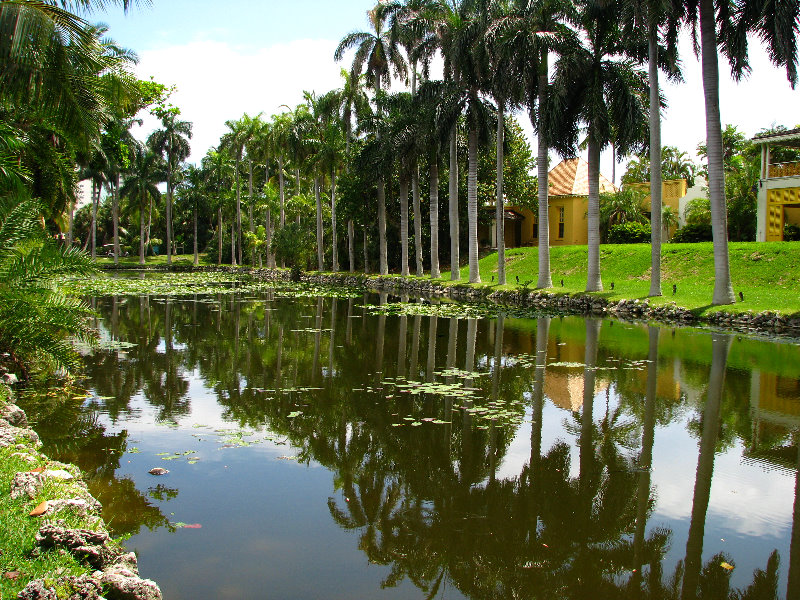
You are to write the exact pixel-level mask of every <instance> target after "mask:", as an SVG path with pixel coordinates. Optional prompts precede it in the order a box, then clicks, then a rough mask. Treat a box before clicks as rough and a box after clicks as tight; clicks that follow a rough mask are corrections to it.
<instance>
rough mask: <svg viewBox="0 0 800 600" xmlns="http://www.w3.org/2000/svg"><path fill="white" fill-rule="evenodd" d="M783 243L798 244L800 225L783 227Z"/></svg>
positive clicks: (799, 240) (787, 224)
mask: <svg viewBox="0 0 800 600" xmlns="http://www.w3.org/2000/svg"><path fill="white" fill-rule="evenodd" d="M783 241H784V242H800V225H792V224H791V223H786V225H784V226H783Z"/></svg>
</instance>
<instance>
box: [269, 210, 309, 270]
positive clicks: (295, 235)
mask: <svg viewBox="0 0 800 600" xmlns="http://www.w3.org/2000/svg"><path fill="white" fill-rule="evenodd" d="M314 243H315V240H314V235H313V234H312V232H311V231H310V230H309V229H307V228H305V227H303V226H302V225H298V224H297V223H288V224H287V225H286V226H285V227H283V228H281V229H277V230H276V231H275V233H274V234H273V236H272V247H271V250H272V252H273V254H274V255H275V259H276V260H277V261H278V262H279V263H280V262H284V263H286V265H287V266H288V267H291V269H292V275H293V278H294V276H295V275H296V276H297V278H295V280H297V279H299V272H300V270H302V269H303V268H304V267H305V266H306V264H307V263H308V261H309V260H311V257H312V256H313V253H314Z"/></svg>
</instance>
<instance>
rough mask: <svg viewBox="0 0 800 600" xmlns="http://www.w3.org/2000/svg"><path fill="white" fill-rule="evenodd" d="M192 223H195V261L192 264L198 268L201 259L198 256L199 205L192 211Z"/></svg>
mask: <svg viewBox="0 0 800 600" xmlns="http://www.w3.org/2000/svg"><path fill="white" fill-rule="evenodd" d="M192 221H193V222H194V260H193V261H192V264H194V266H195V267H196V266H197V265H198V264H199V263H200V258H199V257H198V255H197V203H196V202H195V205H194V207H193V210H192Z"/></svg>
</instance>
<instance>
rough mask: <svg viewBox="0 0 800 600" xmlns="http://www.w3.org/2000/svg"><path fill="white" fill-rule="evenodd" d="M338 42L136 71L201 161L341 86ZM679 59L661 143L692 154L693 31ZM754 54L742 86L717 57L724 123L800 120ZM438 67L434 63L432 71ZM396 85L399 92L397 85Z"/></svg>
mask: <svg viewBox="0 0 800 600" xmlns="http://www.w3.org/2000/svg"><path fill="white" fill-rule="evenodd" d="M337 43H338V42H337V41H336V40H326V39H304V40H295V41H292V42H288V43H281V44H272V45H269V46H266V47H264V48H261V49H259V50H252V49H248V48H244V47H238V46H234V45H231V44H228V43H225V42H221V41H214V40H210V39H197V40H195V41H192V42H189V43H186V44H182V45H172V46H163V47H160V48H158V49H154V50H146V51H143V52H141V54H140V58H141V60H140V63H139V65H138V67H137V75H138V76H139V77H141V78H149V77H150V76H151V75H152V76H154V77H155V79H156V80H157V81H159V82H161V83H165V84H175V85H176V86H177V88H178V91H177V93H176V94H175V95H174V97H173V98H172V102H173V103H174V104H175V105H177V106H178V107H180V108H181V111H182V116H183V118H184V119H186V120H188V121H191V122H192V123H193V124H194V136H193V138H192V148H193V152H192V157H191V159H190V160H192V161H199V160H200V158H202V156H203V155H204V154H205V152H206V150H207V149H208V148H210V147H211V146H214V145H216V144H217V143H218V142H219V138H220V136H221V135H222V134H223V133H224V132H225V121H226V120H229V119H236V118H239V117H240V116H241V115H242V114H243V113H244V112H247V113H248V114H251V115H255V114H258V113H259V112H262V111H263V112H264V113H265V115H267V116H269V115H272V114H274V113H277V112H280V111H281V110H282V109H281V108H280V105H282V104H287V105H289V106H294V105H296V104H298V103H300V102H301V101H302V92H303V90H309V91H316V92H317V93H324V92H327V91H328V90H331V89H334V88H336V87H339V86H340V85H341V79H340V77H339V71H340V69H341V68H342V67H349V61H348V57H346V58H345V60H344V61H342V62H341V63H336V62H335V61H334V60H333V52H334V49H335V48H336V46H337ZM681 56H682V57H683V68H684V79H685V83H681V84H670V83H663V84H662V89H663V92H664V94H665V95H666V97H667V102H668V107H667V109H666V110H665V111H664V118H663V124H662V141H663V143H664V144H668V145H673V146H677V147H678V148H679V149H681V150H683V151H685V152H687V153H688V154H689V155H690V156H694V153H695V150H696V148H697V144H698V143H700V142H701V141H702V140H704V139H705V104H704V99H703V88H702V78H701V71H700V62H699V60H698V59H697V58H695V56H694V54H693V53H692V51H691V43H690V42H689V39H688V35H685V36H684V39H683V40H682V42H681ZM750 56H751V65H752V70H753V72H752V74H751V75H750V76H749V77H748V78H747V79H745V80H743V81H742V82H740V83H738V84H737V83H735V82H733V81H732V80H731V79H730V77H729V68H728V66H727V63H726V62H725V61H724V60H720V104H721V112H722V122H723V124H725V123H732V124H735V125H737V126H738V127H739V128H740V129H741V130H742V131H744V132H745V134H746V135H748V136H752V135H754V134H755V133H756V132H758V131H759V130H760V129H762V128H764V127H768V126H770V125H771V124H772V123H778V124H782V125H786V126H788V127H793V126H794V125H797V124H799V123H798V121H800V116H798V113H797V108H796V107H797V106H800V91H797V90H792V89H791V88H790V86H789V84H788V82H787V81H786V77H785V74H784V72H783V70H781V69H777V68H776V67H774V66H772V64H771V63H770V62H769V60H768V58H767V55H766V52H765V51H764V49H763V47H762V46H761V44H759V43H758V42H757V41H752V42H751V45H750ZM439 67H440V65H438V64H437V65H436V69H435V71H438V70H439ZM436 75H438V73H435V74H434V76H436ZM662 79H663V78H662ZM392 87H393V89H398V86H397V85H396V84H395V85H393V86H392ZM517 118H518V120H519V121H520V123H521V125H522V127H523V130H524V131H525V133H526V135H527V136H528V138H529V140H530V142H531V149H532V150H533V151H534V152H535V148H536V143H535V142H536V140H535V136H534V134H533V130H532V127H531V125H530V121H529V119H528V117H527V114H526V112H525V111H523V112H521V113H519V114H518V115H517ZM157 124H158V123H157V121H156V120H155V119H154V118H152V117H149V116H148V117H147V118H146V119H145V126H144V127H143V128H142V129H141V130H140V132H139V133H138V134H137V135H140V136H141V137H146V135H147V133H149V132H150V131H151V130H152V129H153V128H154V127H156V126H157ZM551 159H552V160H553V161H555V162H554V163H553V164H555V163H556V162H558V158H557V157H555V156H553V157H551ZM601 170H602V172H603V173H604V174H606V175H607V176H610V175H611V153H610V151H607V152H605V153H604V156H603V161H602V169H601ZM624 170H625V164H624V163H623V164H621V165H618V166H617V180H619V177H620V176H621V175H622V173H624Z"/></svg>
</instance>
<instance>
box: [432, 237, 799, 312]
mask: <svg viewBox="0 0 800 600" xmlns="http://www.w3.org/2000/svg"><path fill="white" fill-rule="evenodd" d="M538 260H539V251H538V248H513V249H509V250H507V251H506V277H507V281H508V283H509V284H508V285H506V286H505V287H504V288H500V286H497V284H496V283H495V284H492V276H493V275H495V276H496V275H497V254H496V253H492V254H490V255H489V256H486V257H484V258H483V259H482V260H481V261H480V274H481V280H482V283H481V284H480V285H482V286H490V287H491V286H495V287H497V288H498V289H514V288H516V287H518V286H517V283H516V277H519V282H520V285H525V284H526V283H527V284H528V285H529V286H530V288H534V287H535V286H536V281H537V279H538ZM586 260H587V259H586V246H560V247H554V248H551V250H550V264H551V273H552V278H553V284H554V285H555V288H553V290H552V291H553V292H555V293H562V292H567V293H575V292H583V291H584V289H585V286H586ZM730 260H731V278H732V281H733V289H734V292H735V293H736V294H737V299H738V293H739V292H742V293H743V294H744V302H738V301H737V303H736V304H734V305H732V306H726V307H723V308H722V309H723V310H726V311H730V312H746V311H748V310H751V311H754V312H761V311H766V310H772V311H776V312H780V313H783V314H793V313H800V242H770V243H757V242H737V243H731V244H730ZM661 264H662V266H661V280H662V291H663V293H664V295H663V296H662V297H660V298H654V299H651V302H652V303H653V304H663V303H667V302H672V301H675V302H676V303H677V304H678V305H679V306H683V307H685V308H689V309H691V310H693V311H694V312H696V313H697V314H704V313H708V312H710V311H715V310H720V307H711V306H710V303H711V297H712V294H713V289H714V257H713V253H712V245H711V243H710V242H708V243H702V244H664V246H663V247H662V263H661ZM600 268H601V273H602V278H603V285H604V288H605V291H604V292H598V293H596V295H598V296H603V297H605V298H608V299H609V300H622V299H630V298H646V297H647V293H648V291H649V290H650V246H649V244H619V245H612V244H607V245H603V246H601V249H600ZM461 277H462V278H463V280H464V281H466V280H467V279H468V277H469V268H468V267H464V268H462V269H461ZM562 279H563V281H564V286H563V287H561V280H562ZM449 280H450V273H449V272H448V273H443V275H442V282H443V283H445V284H448V283H449V282H450V281H449ZM612 282H613V283H614V290H613V291H612V290H611V283H612ZM673 284H675V285H676V286H677V293H676V294H674V295H673V293H672V286H673Z"/></svg>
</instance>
